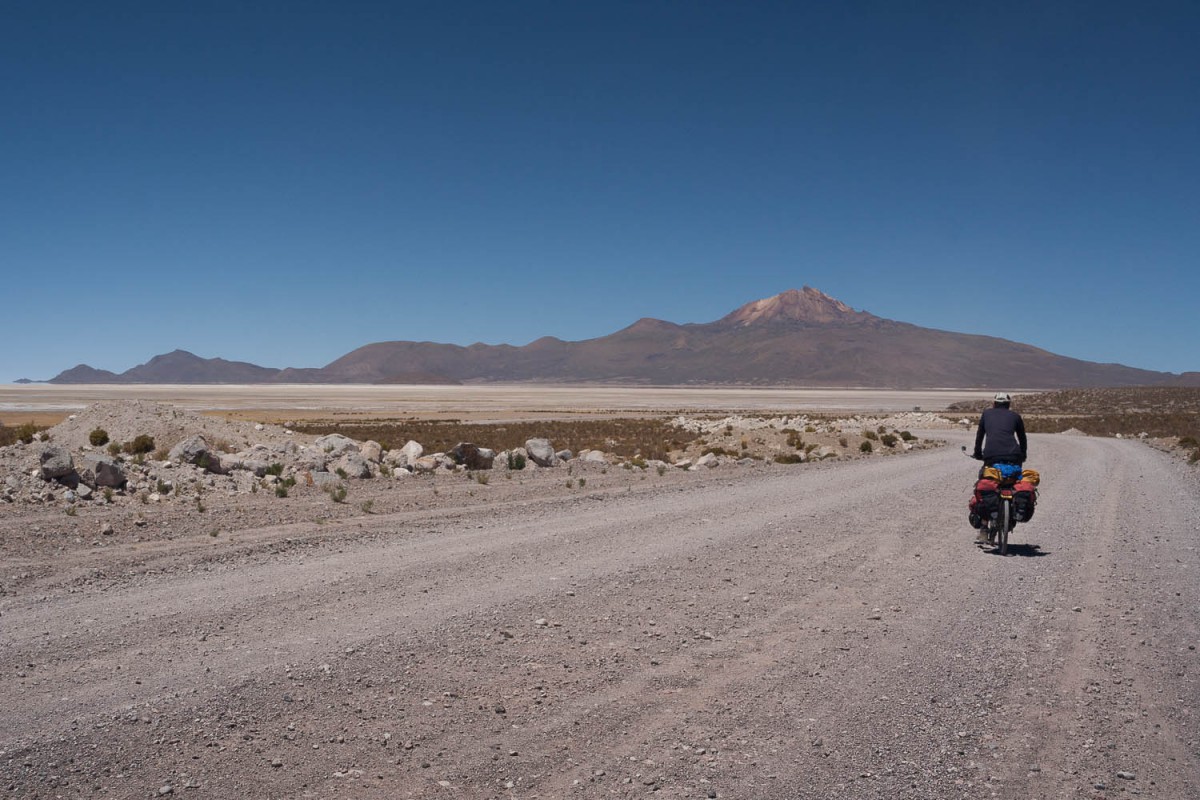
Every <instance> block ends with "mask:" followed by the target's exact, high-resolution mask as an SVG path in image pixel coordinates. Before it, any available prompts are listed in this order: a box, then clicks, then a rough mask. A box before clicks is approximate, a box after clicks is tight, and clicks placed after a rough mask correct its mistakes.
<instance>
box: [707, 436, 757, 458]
mask: <svg viewBox="0 0 1200 800" xmlns="http://www.w3.org/2000/svg"><path fill="white" fill-rule="evenodd" d="M746 446H747V445H746V440H745V439H743V440H742V447H743V448H745V447H746ZM709 453H712V454H713V455H714V456H732V457H733V458H739V457H740V456H741V453H736V452H734V451H733V450H726V449H725V448H724V447H719V446H718V447H706V448H704V452H703V453H701V455H707V454H709Z"/></svg>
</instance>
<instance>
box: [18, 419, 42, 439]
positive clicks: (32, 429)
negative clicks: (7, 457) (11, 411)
mask: <svg viewBox="0 0 1200 800" xmlns="http://www.w3.org/2000/svg"><path fill="white" fill-rule="evenodd" d="M39 430H41V429H40V428H38V426H36V425H34V424H33V423H32V422H25V423H22V424H21V425H18V426H17V430H16V438H17V441H19V442H21V443H23V444H32V443H33V437H34V436H35V435H36V434H37V432H38V431H39Z"/></svg>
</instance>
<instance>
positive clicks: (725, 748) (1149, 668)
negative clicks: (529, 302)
mask: <svg viewBox="0 0 1200 800" xmlns="http://www.w3.org/2000/svg"><path fill="white" fill-rule="evenodd" d="M947 435H948V436H950V437H951V438H954V436H955V434H953V433H951V434H947ZM1031 450H1032V452H1033V453H1034V454H1035V459H1034V461H1033V464H1032V465H1033V466H1036V467H1037V468H1039V469H1040V470H1041V472H1042V475H1043V476H1044V480H1043V487H1042V499H1041V503H1040V505H1039V507H1038V510H1037V514H1036V516H1035V518H1034V520H1033V521H1031V522H1030V523H1028V524H1025V525H1022V526H1020V527H1018V529H1017V530H1016V532H1015V533H1014V535H1013V540H1012V541H1013V543H1014V545H1015V546H1013V547H1012V552H1013V554H1012V555H1010V556H1009V557H1006V558H1005V557H1000V556H998V555H995V554H993V553H991V552H990V551H989V550H987V549H981V548H979V547H977V546H976V545H974V544H973V534H974V531H972V530H971V529H970V528H969V527H968V526H967V524H966V520H965V518H966V513H965V503H966V498H967V495H968V493H969V487H970V485H971V483H972V477H973V473H974V470H975V465H974V464H973V462H970V461H968V460H967V459H965V458H964V457H963V456H962V454H961V453H959V451H958V448H957V441H955V443H954V444H953V445H952V447H948V448H943V449H940V450H934V451H926V452H922V453H914V454H910V455H907V456H897V457H889V458H880V459H867V460H861V461H849V462H839V463H825V464H816V465H802V466H796V467H779V468H774V469H765V468H764V469H757V470H752V469H734V468H730V469H725V468H722V469H718V470H714V471H712V472H711V473H706V474H703V475H701V474H695V473H693V474H689V475H684V476H681V478H682V479H681V480H678V481H668V482H664V483H654V482H652V481H651V482H647V483H646V484H644V485H640V486H635V485H634V484H633V483H630V484H628V485H626V486H625V487H623V488H617V487H615V486H612V487H608V488H605V487H603V486H602V487H600V488H598V489H596V490H593V491H577V492H575V493H574V494H571V495H569V496H567V497H564V496H563V494H562V492H561V491H560V492H554V491H550V488H551V487H550V482H547V483H546V491H545V492H542V493H541V494H540V495H539V494H537V493H533V494H526V495H522V496H520V497H517V498H514V499H511V500H507V501H504V502H497V501H495V500H491V501H489V500H488V498H487V494H488V488H489V487H478V492H477V493H473V494H471V495H469V496H468V495H461V494H460V495H459V496H457V497H456V499H455V502H454V504H453V505H451V504H443V505H440V506H437V507H430V508H410V509H407V510H403V511H397V512H395V513H383V514H372V515H369V516H359V517H350V518H344V519H337V520H333V521H330V522H326V523H325V524H321V525H318V524H300V523H296V524H283V525H271V526H263V523H262V522H258V523H256V522H255V520H254V519H253V514H251V515H248V516H246V517H245V519H244V523H243V525H242V527H241V528H240V529H238V530H236V531H233V532H230V533H223V534H222V535H221V536H220V537H219V538H218V537H209V536H203V535H194V536H183V537H179V538H174V539H164V540H159V541H153V542H140V543H135V542H125V543H122V542H116V543H114V544H112V545H111V546H109V547H105V548H103V552H100V551H99V550H98V549H97V548H90V549H89V548H85V547H79V548H74V549H71V548H66V549H63V548H51V547H46V548H43V549H42V550H40V551H38V550H35V551H33V552H32V553H25V552H23V553H22V555H21V558H20V559H18V560H9V559H6V561H7V562H8V563H5V565H4V567H3V569H4V572H5V575H4V579H5V580H6V581H7V585H9V586H12V587H17V588H15V589H11V590H10V591H8V592H7V593H6V594H5V596H3V597H0V647H2V651H0V652H2V667H0V668H2V673H0V793H2V794H3V796H11V797H38V798H42V797H45V798H51V797H102V796H103V797H129V798H143V797H157V796H183V797H193V798H234V797H237V798H242V797H255V798H274V797H279V798H285V797H286V798H292V797H355V798H403V797H421V798H425V797H465V798H476V797H478V798H492V797H495V798H563V797H643V796H650V795H654V796H657V797H689V798H696V797H699V798H704V797H720V798H977V797H979V798H983V797H987V798H990V797H1000V798H1107V797H1117V796H1126V795H1140V796H1143V797H1152V798H1180V799H1181V800H1182V799H1183V798H1196V797H1200V720H1198V719H1197V713H1198V711H1200V683H1198V682H1197V679H1198V677H1200V662H1198V660H1197V659H1198V655H1197V651H1196V650H1195V647H1196V646H1197V645H1198V644H1200V631H1198V630H1197V628H1198V623H1197V616H1196V609H1197V608H1200V576H1198V575H1197V564H1198V561H1200V558H1198V554H1197V550H1196V547H1197V532H1198V529H1200V501H1198V499H1197V498H1198V497H1200V492H1198V491H1197V488H1198V485H1197V484H1198V480H1197V473H1196V471H1195V469H1194V468H1191V467H1188V466H1187V465H1185V464H1183V463H1181V462H1179V461H1177V460H1173V459H1171V458H1170V457H1169V456H1167V455H1164V454H1162V453H1160V452H1158V451H1156V450H1154V449H1152V448H1150V447H1148V446H1145V445H1142V444H1140V443H1137V442H1132V441H1121V440H1112V439H1091V438H1086V437H1069V436H1034V437H1032V444H1031ZM497 483H503V482H497ZM555 485H556V486H557V482H555ZM493 488H497V489H498V488H499V487H493ZM13 513H15V512H12V511H11V510H8V509H0V515H9V519H8V520H3V519H0V526H2V525H5V524H7V525H8V526H9V536H10V539H11V536H12V535H13V534H12V526H13V525H14V524H16V523H14V521H13V520H14V519H15V518H14V517H12V516H11V515H12V514H13ZM22 524H23V523H22ZM18 562H19V563H18ZM14 571H24V572H23V574H24V575H26V576H28V575H35V576H36V580H25V581H23V582H22V581H20V580H15V579H14V576H13V575H11V574H9V573H13V572H14ZM15 577H19V576H15Z"/></svg>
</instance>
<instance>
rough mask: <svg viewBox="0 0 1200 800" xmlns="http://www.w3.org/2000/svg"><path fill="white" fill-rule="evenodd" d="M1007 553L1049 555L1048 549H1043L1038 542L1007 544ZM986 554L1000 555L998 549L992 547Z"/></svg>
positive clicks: (1028, 556) (1024, 555)
mask: <svg viewBox="0 0 1200 800" xmlns="http://www.w3.org/2000/svg"><path fill="white" fill-rule="evenodd" d="M1008 554H1009V555H1010V556H1022V557H1024V558H1040V557H1042V556H1048V555H1050V552H1049V551H1048V550H1043V549H1042V546H1041V545H1040V544H1013V543H1012V542H1009V544H1008ZM988 555H993V556H998V555H1000V549H999V548H996V547H993V548H992V549H990V550H988Z"/></svg>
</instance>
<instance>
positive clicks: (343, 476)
mask: <svg viewBox="0 0 1200 800" xmlns="http://www.w3.org/2000/svg"><path fill="white" fill-rule="evenodd" d="M333 472H334V474H335V475H337V476H338V477H339V478H341V479H342V480H346V479H347V478H349V477H350V473H348V472H346V470H344V469H342V468H341V467H338V468H337V469H335V470H334V471H333Z"/></svg>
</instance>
